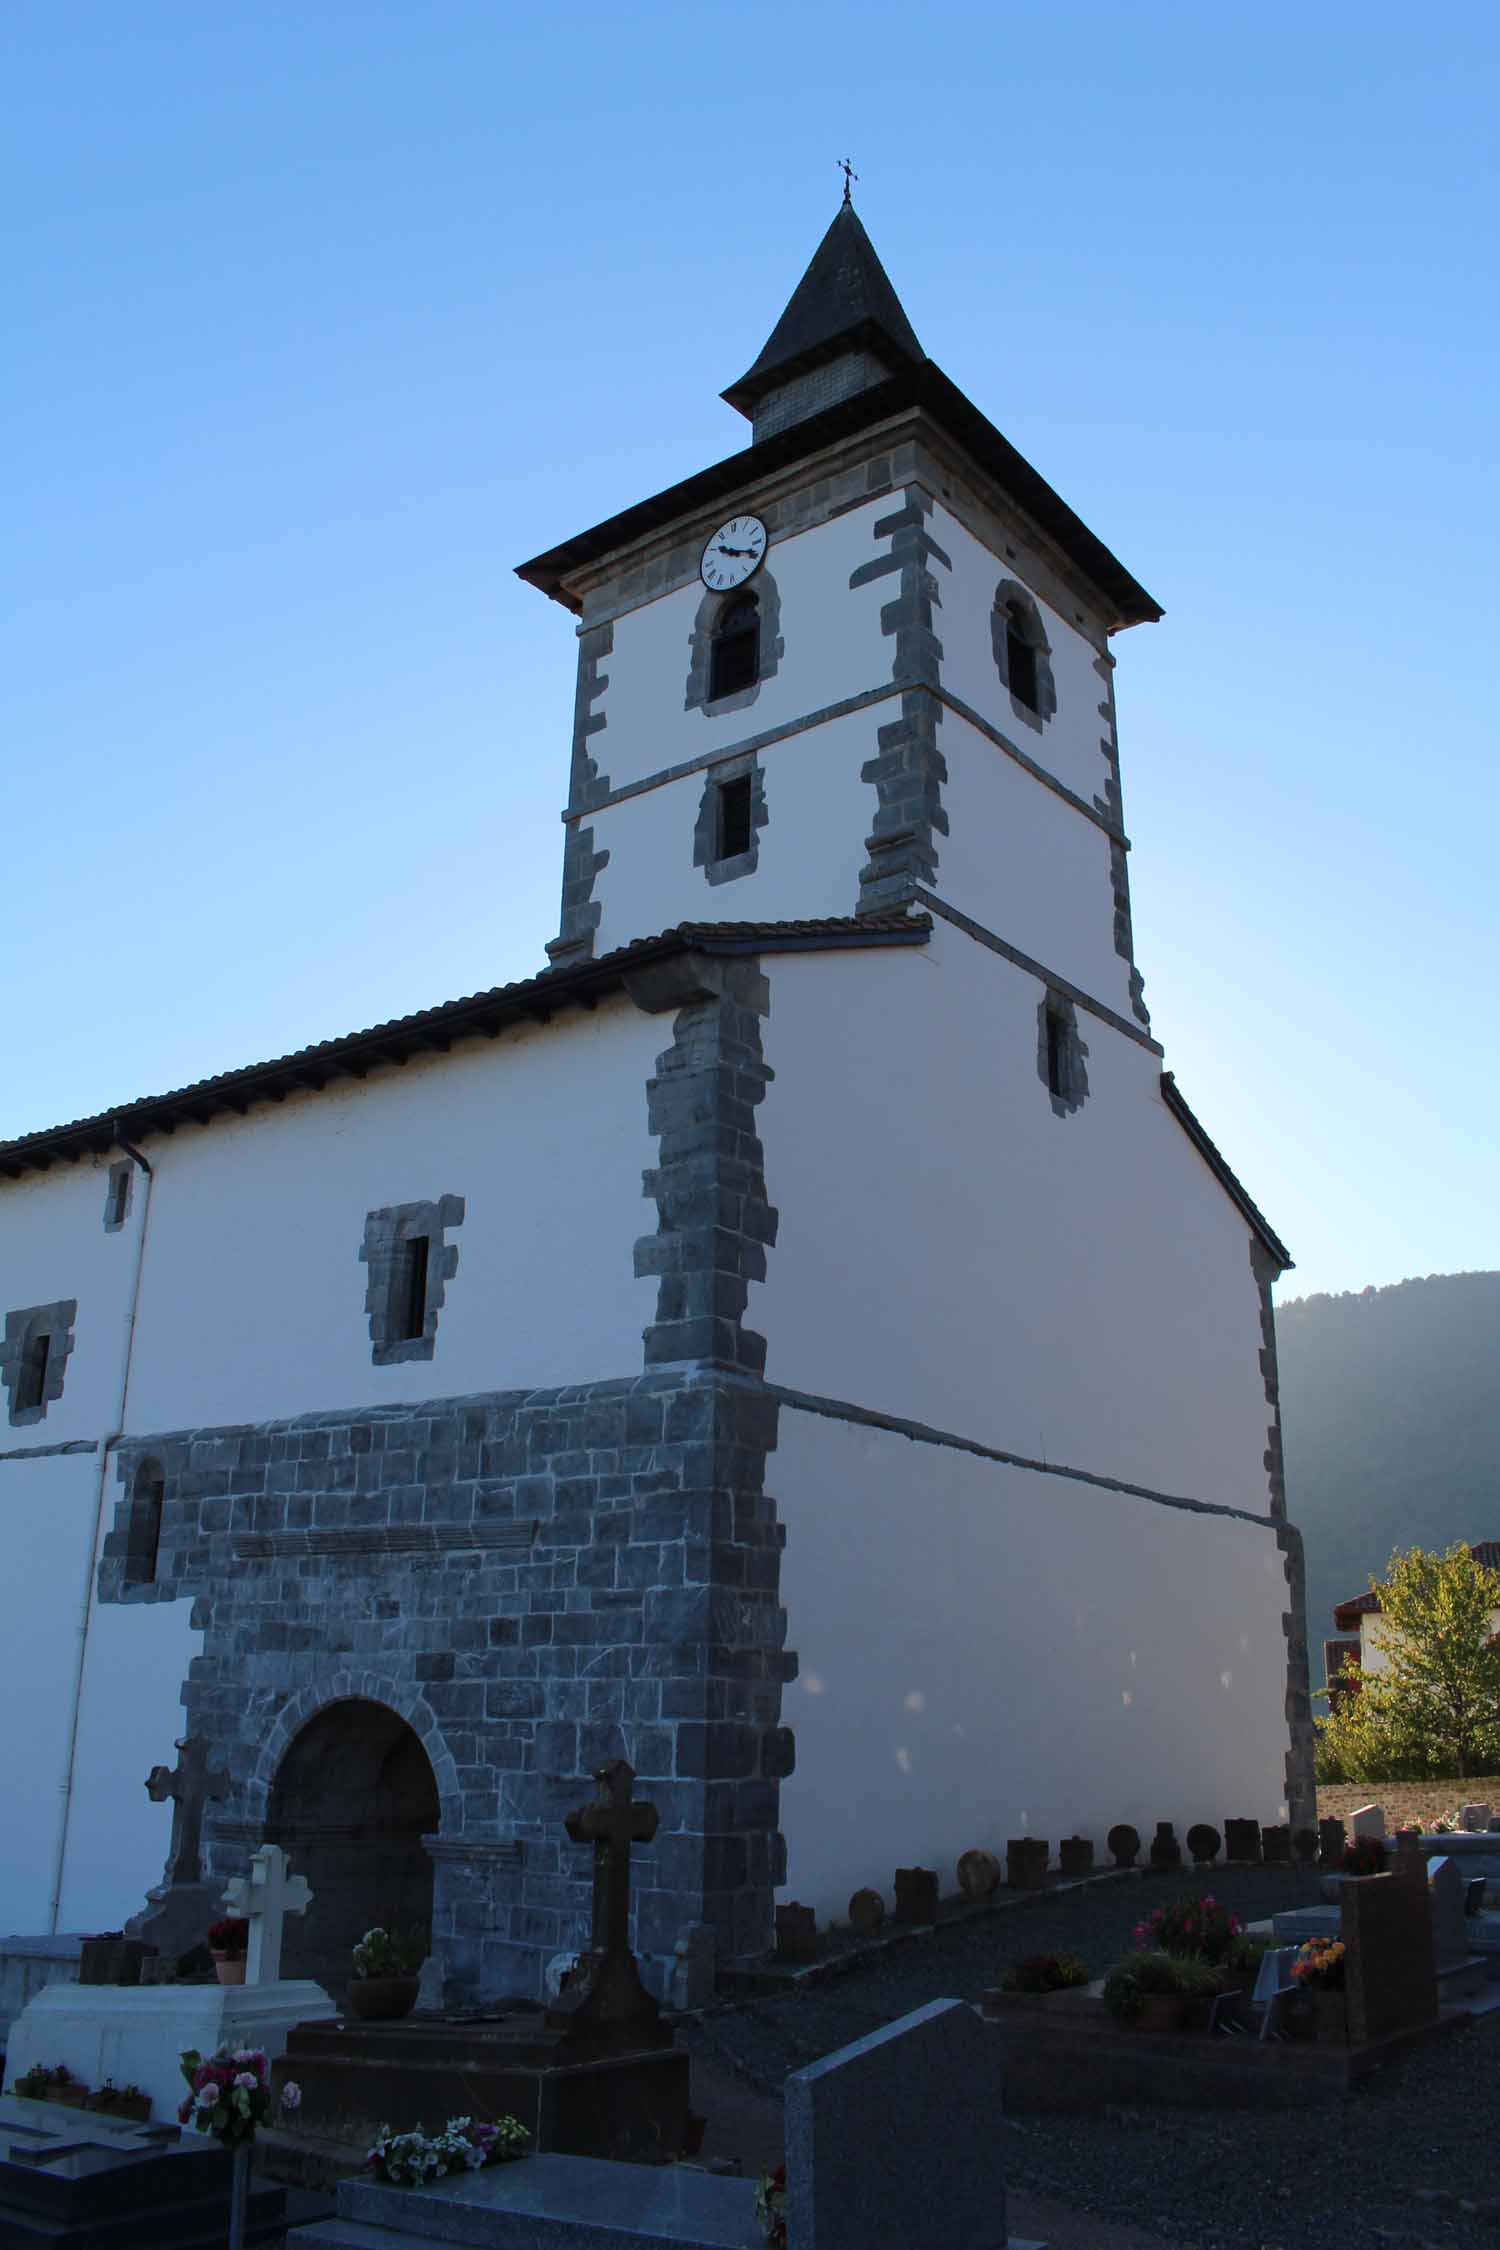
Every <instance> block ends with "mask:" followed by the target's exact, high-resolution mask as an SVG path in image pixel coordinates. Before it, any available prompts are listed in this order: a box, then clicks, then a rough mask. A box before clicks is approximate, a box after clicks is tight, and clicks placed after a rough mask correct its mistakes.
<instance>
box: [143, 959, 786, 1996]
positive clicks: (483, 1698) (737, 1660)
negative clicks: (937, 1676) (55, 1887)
mask: <svg viewBox="0 0 1500 2250" xmlns="http://www.w3.org/2000/svg"><path fill="white" fill-rule="evenodd" d="M630 990H631V993H632V997H633V998H634V999H635V1000H636V1002H637V1004H638V1005H640V1006H641V1007H642V1008H644V1009H646V1010H648V1011H651V1012H659V1011H670V1012H671V1037H670V1041H669V1043H667V1044H666V1045H665V1047H664V1049H663V1052H662V1053H661V1055H660V1057H659V1059H658V1062H657V1068H656V1072H655V1075H654V1076H653V1078H652V1080H651V1081H650V1084H649V1088H648V1090H647V1097H646V1098H647V1104H648V1113H649V1119H650V1123H651V1128H652V1130H653V1132H654V1133H655V1134H656V1135H657V1138H658V1143H659V1162H658V1164H657V1166H656V1167H655V1168H654V1169H653V1170H652V1171H651V1172H649V1173H647V1174H646V1176H645V1183H644V1186H645V1193H646V1195H647V1196H648V1197H649V1199H650V1200H651V1201H652V1202H653V1203H654V1204H655V1206H656V1211H657V1215H658V1227H657V1231H656V1232H654V1233H649V1234H646V1235H644V1236H643V1238H642V1239H641V1241H640V1243H639V1244H638V1246H637V1251H636V1264H637V1269H638V1271H640V1272H642V1273H651V1274H655V1275H657V1276H658V1277H659V1287H658V1304H657V1314H656V1318H655V1320H654V1321H653V1322H652V1323H651V1325H650V1326H649V1327H648V1328H647V1330H646V1334H645V1367H644V1371H637V1372H635V1373H632V1374H626V1375H624V1376H622V1377H621V1378H619V1379H618V1380H611V1381H603V1382H594V1383H586V1384H579V1385H576V1386H570V1387H568V1388H566V1389H562V1390H547V1391H536V1392H523V1391H498V1392H491V1393H486V1394H483V1395H480V1396H476V1397H465V1398H448V1399H436V1400H432V1401H428V1402H424V1403H422V1404H420V1405H415V1406H389V1407H386V1406H380V1407H368V1408H364V1409H359V1410H355V1411H352V1412H345V1413H329V1414H315V1415H308V1416H302V1417H299V1418H296V1419H293V1420H288V1421H277V1422H270V1423H263V1424H253V1425H245V1426H242V1427H237V1428H232V1429H214V1430H199V1431H192V1430H187V1431H176V1432H170V1433H167V1434H165V1435H162V1434H156V1435H152V1436H150V1437H142V1438H141V1439H139V1440H132V1441H131V1442H130V1443H129V1444H127V1445H124V1446H122V1447H121V1448H120V1450H119V1454H118V1456H117V1465H116V1474H117V1476H118V1478H119V1480H120V1484H121V1488H122V1497H121V1499H120V1501H119V1504H118V1506H117V1508H116V1510H115V1516H114V1524H113V1528H112V1530H111V1531H110V1532H109V1534H108V1535H107V1537H106V1540H105V1549H104V1557H103V1561H102V1563H101V1567H100V1573H99V1583H100V1596H101V1599H103V1600H106V1601H116V1602H126V1603H130V1602H138V1601H162V1600H172V1599H178V1598H183V1597H190V1598H191V1599H192V1601H193V1612H192V1617H193V1624H194V1626H195V1628H196V1629H198V1630H200V1631H201V1632H202V1634H203V1647H202V1654H201V1655H200V1656H197V1657H195V1658H194V1659H193V1661H192V1664H191V1667H190V1670H189V1677H188V1680H187V1683H186V1686H185V1688H184V1691H183V1701H184V1704H185V1705H186V1708H187V1719H186V1728H187V1730H188V1731H191V1732H192V1733H195V1734H202V1735H203V1736H205V1737H206V1738H207V1741H208V1744H209V1750H210V1755H211V1758H212V1762H213V1763H214V1764H215V1765H222V1766H223V1767H224V1768H225V1769H226V1770H227V1771H228V1773H229V1774H230V1776H231V1781H232V1789H231V1794H230V1798H229V1800H228V1801H227V1802H226V1803H225V1804H224V1805H223V1806H222V1807H220V1808H218V1809H217V1811H216V1813H215V1816H214V1818H213V1819H212V1820H211V1821H210V1823H209V1832H208V1840H207V1855H208V1862H209V1871H210V1874H211V1875H212V1876H213V1877H215V1878H217V1877H220V1876H223V1877H228V1876H229V1875H231V1874H235V1873H239V1872H242V1871H243V1863H244V1857H245V1853H246V1850H247V1848H252V1847H253V1844H254V1842H255V1841H257V1840H258V1839H259V1837H260V1835H261V1833H262V1832H263V1830H264V1827H265V1824H266V1819H267V1811H268V1806H269V1802H270V1796H271V1791H272V1787H273V1784H274V1782H275V1780H276V1776H277V1771H278V1768H279V1767H280V1765H281V1761H282V1759H283V1757H284V1756H285V1754H286V1752H287V1750H288V1748H289V1747H290V1745H291V1743H292V1742H293V1740H294V1739H295V1738H296V1736H297V1735H298V1734H299V1732H300V1731H301V1729H302V1728H303V1727H305V1726H306V1725H307V1724H308V1722H309V1721H310V1720H312V1719H314V1718H316V1717H317V1716H318V1714H319V1713H320V1712H322V1711H324V1710H326V1709H327V1708H328V1707H329V1706H330V1705H332V1704H335V1703H339V1702H342V1701H347V1700H348V1699H350V1698H360V1697H363V1698H367V1699H370V1700H371V1701H373V1702H375V1703H377V1704H382V1705H384V1706H386V1707H387V1708H388V1709H389V1710H391V1711H394V1712H396V1713H397V1714H398V1715H399V1717H400V1718H402V1719H403V1720H405V1721H406V1722H407V1724H408V1725H409V1726H410V1727H412V1728H413V1729H414V1731H415V1733H416V1734H417V1736H418V1738H419V1739H420V1741H421V1743H422V1746H423V1749H424V1750H425V1752H426V1755H427V1758H428V1761H429V1763H430V1765H431V1767H432V1772H433V1777H434V1780H435V1783H436V1790H437V1799H438V1803H439V1807H440V1820H439V1826H438V1831H437V1834H436V1835H435V1836H434V1837H432V1838H431V1839H428V1840H427V1848H428V1850H429V1853H430V1855H431V1858H432V1861H433V1868H434V1893H433V1898H434V1907H433V1941H434V1950H435V1951H436V1953H437V1955H438V1958H439V1962H440V1966H441V1969H442V1972H443V1975H444V1979H445V1985H446V1990H447V1995H448V1998H449V2000H450V2001H451V2002H454V2003H460V2002H464V2001H475V2000H478V1999H479V1998H481V1997H484V1996H490V1995H494V1994H497V1993H501V1992H506V1991H511V1992H515V1991H521V1992H530V1993H533V1994H539V1993H540V1991H541V1989H542V1976H543V1971H544V1968H545V1965H546V1963H547V1961H548V1960H549V1959H550V1958H551V1957H552V1956H553V1955H554V1954H556V1953H557V1952H559V1951H562V1950H566V1949H571V1948H576V1947H580V1946H581V1945H583V1944H584V1943H585V1942H586V1939H587V1934H588V1928H589V1907H590V1880H589V1878H590V1869H589V1866H588V1864H587V1854H585V1853H582V1852H580V1851H578V1850H577V1849H575V1847H574V1846H572V1845H571V1844H570V1843H569V1842H568V1841H567V1838H566V1836H565V1834H564V1831H563V1827H562V1821H563V1817H564V1815H565V1814H566V1813H567V1812H569V1811H570V1810H572V1809H573V1808H574V1806H576V1805H577V1804H578V1803H579V1802H580V1801H581V1800H582V1798H583V1797H585V1796H586V1795H587V1794H588V1779H587V1777H588V1776H589V1775H590V1774H591V1772H592V1771H593V1769H594V1768H596V1767H597V1766H598V1765H600V1764H602V1763H604V1762H605V1761H606V1760H609V1759H613V1758H619V1757H624V1758H627V1759H628V1760H629V1761H630V1763H631V1764H632V1765H633V1766H634V1767H635V1769H636V1772H637V1775H638V1776H639V1781H638V1787H639V1789H640V1791H641V1792H642V1793H643V1794H644V1795H646V1796H648V1797H649V1798H650V1800H651V1802H652V1803H653V1804H654V1805H655V1806H656V1807H657V1808H658V1810H659V1812H660V1814H661V1825H660V1829H659V1831H658V1833H657V1836H656V1839H655V1841H654V1842H653V1843H652V1844H651V1845H650V1846H649V1847H648V1848H646V1849H644V1850H642V1851H640V1852H639V1853H638V1854H637V1855H636V1862H637V1864H636V1870H635V1877H634V1882H633V1896H634V1901H635V1929H634V1936H635V1943H636V1946H637V1949H638V1951H639V1952H640V1954H641V1956H642V1959H643V1965H644V1968H645V1972H646V1974H647V1977H648V1980H649V1981H650V1983H651V1984H652V1986H653V1988H654V1989H655V1990H657V1991H658V1992H659V1993H664V1992H665V1991H666V1989H667V1986H668V1980H669V1978H670V1974H671V1970H672V1967H673V1948H674V1946H675V1944H676V1942H677V1940H678V1938H679V1937H680V1936H681V1935H682V1933H683V1931H684V1929H686V1928H687V1927H688V1926H689V1925H691V1924H693V1923H706V1924H708V1925H709V1926H710V1927H711V1928H712V1930H713V1933H714V1938H715V1942H716V1946H717V1949H718V1951H719V1953H720V1955H721V1956H735V1955H739V1956H745V1955H752V1954H755V1953H758V1952H761V1951H763V1950H764V1949H765V1948H766V1947H767V1946H768V1945H769V1943H770V1938H771V1930H772V1913H773V1891H774V1887H775V1885H776V1884H777V1883H779V1882H781V1881H783V1880H784V1879H785V1846H784V1843H783V1840H782V1837H781V1835H780V1832H779V1828H778V1821H779V1796H780V1783H781V1781H782V1779H783V1778H784V1777H785V1775H786V1774H787V1773H789V1772H790V1770H791V1767H792V1762H793V1751H792V1738H791V1734H790V1731H789V1730H788V1729H786V1728H784V1727H783V1726H782V1724H781V1695H782V1687H783V1684H784V1682H786V1681H787V1680H789V1679H790V1678H792V1677H794V1676H795V1672H796V1660H795V1658H794V1657H792V1656H791V1655H790V1654H789V1653H788V1652H787V1651H786V1649H785V1646H784V1643H785V1637H786V1613H785V1611H784V1609H783V1608H782V1605H781V1600H780V1595H779V1590H778V1589H779V1577H780V1561H781V1547H782V1539H783V1533H782V1530H781V1526H780V1524H779V1522H778V1519H777V1511H776V1505H775V1502H774V1501H773V1500H772V1499H771V1498H769V1497H768V1496H767V1494H766V1491H765V1469H766V1458H767V1455H768V1453H769V1452H770V1451H771V1450H772V1449H773V1448H774V1446H775V1443H776V1432H777V1416H778V1407H777V1404H776V1402H775V1400H774V1399H772V1398H770V1397H768V1396H767V1395H766V1393H765V1392H764V1390H763V1389H762V1388H761V1387H760V1386H759V1385H758V1383H757V1382H756V1381H755V1379H754V1378H755V1373H756V1371H758V1370H759V1368H760V1366H761V1365H762V1363H763V1360H764V1355H765V1346H764V1343H763V1341H762V1339H761V1338H760V1337H759V1336H757V1335H755V1334H754V1333H753V1332H752V1331H751V1330H750V1329H748V1328H747V1327H746V1326H745V1325H744V1318H743V1316H744V1313H745V1309H746V1300H747V1295H748V1287H749V1282H750V1281H751V1280H752V1279H757V1278H759V1277H761V1276H762V1275H763V1274H764V1271H765V1258H766V1249H767V1246H768V1245H769V1244H770V1243H771V1242H773V1241H774V1238H775V1226H776V1221H775V1213H774V1212H773V1211H772V1209H771V1207H770V1205H769V1203H768V1201H767V1197H766V1187H765V1179H764V1172H763V1159H762V1154H761V1144H760V1141H759V1138H758V1136H757V1135H756V1132H755V1105H756V1103H758V1102H759V1100H760V1099H761V1097H762V1095H763V1093H764V1090H765V1085H766V1081H767V1079H768V1078H769V1075H770V1074H769V1072H768V1071H767V1070H766V1068H765V1065H764V1062H763V1061H762V1059H761V1051H760V1019H761V1015H762V1013H763V1012H764V1010H765V1007H766V1005H767V987H766V983H765V979H764V978H763V977H762V975H761V972H760V964H759V961H758V960H756V959H753V958H743V959H740V958H730V959H727V960H719V959H712V958H709V957H707V956H703V955H697V954H688V955H685V956H684V957H682V958H680V959H673V960H668V961H665V962H659V963H657V964H655V965H653V966H649V967H646V966H643V967H642V968H641V969H640V970H639V971H635V972H632V974H631V980H630ZM440 1350H441V1345H440V1344H439V1351H440ZM147 1460H149V1461H150V1462H151V1463H153V1464H154V1465H155V1470H156V1471H159V1473H160V1475H161V1478H162V1482H163V1486H164V1504H163V1509H162V1521H161V1541H160V1548H159V1553H158V1560H157V1571H156V1577H155V1580H154V1582H152V1583H151V1584H149V1585H136V1584H132V1583H131V1582H130V1581H129V1579H128V1577H127V1562H128V1551H129V1529H130V1496H131V1494H132V1491H133V1489H134V1479H135V1476H136V1472H137V1468H138V1466H139V1465H140V1464H141V1463H142V1462H144V1461H147Z"/></svg>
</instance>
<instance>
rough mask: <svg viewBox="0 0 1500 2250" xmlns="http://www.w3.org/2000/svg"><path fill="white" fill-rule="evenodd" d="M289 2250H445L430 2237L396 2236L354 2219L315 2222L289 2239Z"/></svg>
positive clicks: (386, 2228) (424, 2235) (383, 2229)
mask: <svg viewBox="0 0 1500 2250" xmlns="http://www.w3.org/2000/svg"><path fill="white" fill-rule="evenodd" d="M286 2241H287V2250H442V2245H441V2243H435V2242H434V2240H433V2238H432V2236H431V2235H430V2234H393V2233H392V2232H391V2230H390V2228H389V2227H367V2226H364V2225H362V2224H361V2223H360V2222H359V2221H358V2220H353V2219H316V2220H314V2222H313V2224H312V2225H311V2226H310V2227H297V2228H296V2229H295V2230H294V2231H293V2232H292V2233H291V2234H289V2235H288V2236H287V2238H286Z"/></svg>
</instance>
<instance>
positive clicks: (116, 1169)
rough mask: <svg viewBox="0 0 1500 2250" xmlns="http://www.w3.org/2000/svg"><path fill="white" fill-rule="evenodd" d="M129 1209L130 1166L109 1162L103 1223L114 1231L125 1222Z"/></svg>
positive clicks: (111, 1231)
mask: <svg viewBox="0 0 1500 2250" xmlns="http://www.w3.org/2000/svg"><path fill="white" fill-rule="evenodd" d="M129 1209H130V1166H129V1165H128V1164H111V1166H110V1168H109V1186H108V1188H107V1189H106V1191H105V1196H104V1224H105V1226H106V1227H107V1228H108V1229H109V1231H110V1233H112V1234H113V1233H114V1232H115V1230H116V1229H117V1228H119V1227H122V1226H124V1224H125V1214H126V1212H127V1211H128V1210H129Z"/></svg>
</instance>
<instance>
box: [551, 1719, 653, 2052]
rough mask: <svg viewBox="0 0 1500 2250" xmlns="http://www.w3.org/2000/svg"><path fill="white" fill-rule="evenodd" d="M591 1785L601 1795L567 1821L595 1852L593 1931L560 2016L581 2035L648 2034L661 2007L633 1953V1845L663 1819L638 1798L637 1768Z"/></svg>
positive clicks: (602, 1774)
mask: <svg viewBox="0 0 1500 2250" xmlns="http://www.w3.org/2000/svg"><path fill="white" fill-rule="evenodd" d="M594 1779H595V1780H596V1781H597V1782H598V1784H599V1791H598V1795H597V1796H595V1797H594V1798H593V1799H591V1801H590V1802H589V1803H588V1804H586V1805H580V1806H579V1808H578V1810H577V1812H571V1813H569V1814H568V1817H567V1820H566V1821H565V1823H564V1826H565V1827H566V1828H567V1831H568V1834H569V1836H570V1837H571V1838H572V1840H573V1842H574V1843H575V1844H592V1846H593V1848H594V1901H593V1929H592V1934H591V1937H590V1941H589V1951H588V1953H587V1954H586V1955H585V1956H584V1958H583V1960H582V1961H581V1962H580V1963H579V1967H578V1971H577V1973H576V1975H574V1976H573V1977H572V1978H570V1979H569V1981H568V1982H567V1983H566V1984H565V1986H564V1988H563V1990H562V1992H561V1993H560V1994H559V1996H558V2002H557V2008H556V2010H555V2013H556V2014H557V2015H558V2017H559V2018H561V2019H566V2024H567V2028H568V2029H569V2030H570V2031H574V2032H576V2033H578V2034H579V2035H580V2036H583V2035H585V2034H587V2035H589V2036H594V2037H597V2036H599V2035H601V2034H605V2033H608V2034H610V2035H612V2036H615V2037H618V2036H620V2035H621V2034H625V2033H629V2034H631V2035H643V2034H645V2033H646V2032H647V2031H649V2030H650V2029H652V2028H653V2027H654V2026H655V2024H656V2019H657V2016H658V2014H659V2009H658V2006H657V2003H656V2001H655V2000H653V1999H652V1997H651V1995H650V1993H649V1992H648V1991H647V1990H646V1987H645V1986H644V1985H643V1984H642V1982H641V1973H640V1970H639V1969H638V1968H637V1966H636V1960H635V1955H634V1954H633V1953H632V1952H631V1950H630V1847H631V1845H632V1844H649V1843H650V1841H651V1839H652V1837H653V1836H654V1835H655V1834H656V1827H657V1821H658V1819H659V1817H660V1816H659V1814H658V1813H657V1809H656V1807H655V1805H651V1804H645V1803H638V1802H637V1801H636V1800H635V1796H634V1790H635V1769H634V1768H633V1767H632V1766H630V1765H628V1764H627V1762H626V1761H625V1759H623V1758H615V1759H613V1760H612V1761H611V1762H610V1764H608V1765H606V1766H601V1767H600V1768H599V1770H598V1772H597V1773H596V1774H595V1776H594Z"/></svg>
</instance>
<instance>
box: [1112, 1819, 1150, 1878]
mask: <svg viewBox="0 0 1500 2250" xmlns="http://www.w3.org/2000/svg"><path fill="white" fill-rule="evenodd" d="M1104 1841H1105V1843H1106V1844H1107V1845H1108V1846H1109V1849H1110V1851H1111V1853H1112V1854H1113V1857H1114V1863H1115V1865H1116V1867H1134V1865H1135V1863H1136V1859H1137V1857H1138V1855H1139V1853H1140V1848H1141V1839H1140V1835H1139V1832H1138V1831H1137V1830H1136V1829H1134V1828H1132V1827H1131V1826H1130V1823H1129V1822H1128V1821H1124V1820H1122V1821H1121V1822H1120V1823H1119V1824H1118V1826H1116V1827H1114V1828H1112V1829H1111V1830H1110V1832H1109V1834H1108V1835H1107V1836H1106V1837H1105V1839H1104Z"/></svg>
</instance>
